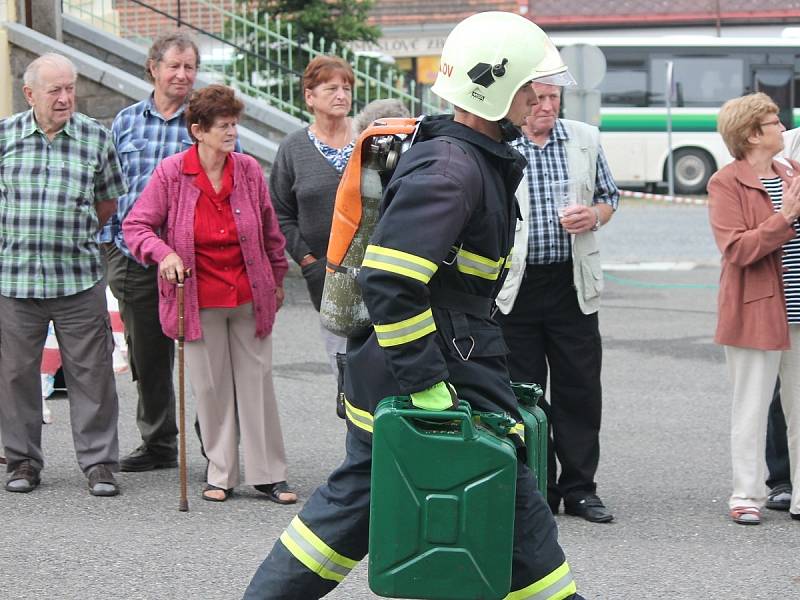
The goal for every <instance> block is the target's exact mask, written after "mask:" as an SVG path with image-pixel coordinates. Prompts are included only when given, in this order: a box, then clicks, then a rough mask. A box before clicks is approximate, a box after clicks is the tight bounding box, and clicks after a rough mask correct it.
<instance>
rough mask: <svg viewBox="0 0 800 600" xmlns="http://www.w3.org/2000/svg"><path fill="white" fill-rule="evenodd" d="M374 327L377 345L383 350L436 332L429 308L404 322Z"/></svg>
mask: <svg viewBox="0 0 800 600" xmlns="http://www.w3.org/2000/svg"><path fill="white" fill-rule="evenodd" d="M374 327H375V336H376V337H377V338H378V344H379V345H380V346H382V347H384V348H387V347H389V346H399V345H400V344H407V343H408V342H413V341H414V340H418V339H419V338H421V337H424V336H426V335H428V334H429V333H433V332H434V331H436V323H435V322H434V320H433V312H432V311H431V309H430V308H429V309H428V310H426V311H425V312H422V313H420V314H418V315H417V316H415V317H411V318H410V319H406V320H405V321H400V322H399V323H389V324H387V325H377V324H376V325H374Z"/></svg>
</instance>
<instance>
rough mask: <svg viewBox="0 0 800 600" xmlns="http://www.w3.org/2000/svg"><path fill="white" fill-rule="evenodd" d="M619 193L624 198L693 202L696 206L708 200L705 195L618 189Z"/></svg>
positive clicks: (676, 202) (705, 203)
mask: <svg viewBox="0 0 800 600" xmlns="http://www.w3.org/2000/svg"><path fill="white" fill-rule="evenodd" d="M619 195H620V196H623V197H625V198H636V199H637V200H655V201H657V202H669V203H672V204H694V205H696V206H706V205H708V200H707V199H706V198H705V197H692V196H669V195H667V194H650V193H648V192H634V191H631V190H620V191H619Z"/></svg>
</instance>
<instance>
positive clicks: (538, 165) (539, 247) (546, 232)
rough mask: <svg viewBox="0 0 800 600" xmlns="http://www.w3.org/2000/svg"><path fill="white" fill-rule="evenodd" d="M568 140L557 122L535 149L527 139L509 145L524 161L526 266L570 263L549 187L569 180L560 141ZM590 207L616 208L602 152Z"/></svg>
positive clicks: (566, 235) (616, 198) (616, 199)
mask: <svg viewBox="0 0 800 600" xmlns="http://www.w3.org/2000/svg"><path fill="white" fill-rule="evenodd" d="M567 139H569V135H568V134H567V130H566V129H565V128H564V125H563V124H562V123H561V121H560V120H559V119H556V123H555V126H554V127H553V130H552V131H551V132H550V138H549V139H548V140H547V142H545V144H544V145H543V146H538V145H537V144H535V143H534V142H533V140H531V139H529V138H528V137H527V136H524V135H523V136H522V137H520V138H518V139H517V140H515V141H514V142H512V144H511V145H512V146H514V148H516V149H517V150H518V151H519V152H520V154H522V156H524V157H525V158H526V159H527V160H528V166H527V167H525V168H526V174H527V179H528V192H529V193H530V199H531V209H530V214H529V215H528V227H529V235H528V263H530V264H537V265H544V264H552V263H562V262H566V261H568V260H569V259H570V256H571V251H570V236H569V233H567V231H566V230H565V229H564V228H563V227H562V226H561V223H560V222H559V218H558V213H557V211H556V206H555V204H554V203H553V193H552V189H551V185H552V182H553V181H563V180H567V179H569V174H568V166H567V165H568V163H567V149H566V146H565V145H564V141H565V140H567ZM592 203H593V204H598V203H604V204H610V205H611V206H612V207H613V208H614V210H616V209H617V205H618V204H619V191H618V190H617V186H616V184H615V183H614V180H613V179H612V177H611V171H610V170H609V168H608V163H607V162H606V157H605V155H604V154H603V149H602V148H599V149H598V153H597V176H596V177H595V186H594V199H593V202H592Z"/></svg>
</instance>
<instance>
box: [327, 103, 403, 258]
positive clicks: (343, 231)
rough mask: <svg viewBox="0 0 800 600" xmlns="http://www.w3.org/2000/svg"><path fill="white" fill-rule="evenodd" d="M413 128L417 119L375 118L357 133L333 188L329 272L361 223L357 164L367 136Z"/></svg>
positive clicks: (363, 151)
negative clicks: (334, 199) (338, 180)
mask: <svg viewBox="0 0 800 600" xmlns="http://www.w3.org/2000/svg"><path fill="white" fill-rule="evenodd" d="M416 127H417V119H413V118H407V119H404V118H391V119H378V120H377V121H375V122H374V123H373V124H372V125H370V126H369V127H367V128H366V129H365V130H364V131H363V132H362V133H361V135H360V136H358V141H357V142H356V146H355V148H354V149H353V154H352V155H351V156H350V161H349V162H348V163H347V166H346V167H345V169H344V173H343V174H342V180H341V181H340V182H339V188H338V189H337V190H336V203H335V204H334V207H333V222H332V223H331V237H330V239H329V240H328V265H327V267H326V269H327V270H328V272H330V273H333V272H334V267H338V266H340V265H341V264H342V261H343V260H344V257H345V255H346V254H347V251H348V250H349V249H350V244H351V242H352V241H353V238H354V237H355V235H356V232H357V231H358V227H359V225H360V224H361V166H362V161H363V158H364V155H365V154H366V152H367V151H368V149H369V148H368V146H367V143H368V141H369V138H371V137H374V136H377V135H392V134H411V133H413V132H414V130H415V129H416ZM332 265H333V266H332Z"/></svg>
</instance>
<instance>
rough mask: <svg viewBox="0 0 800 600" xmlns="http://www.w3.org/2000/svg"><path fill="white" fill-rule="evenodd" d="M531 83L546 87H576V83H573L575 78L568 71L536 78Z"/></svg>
mask: <svg viewBox="0 0 800 600" xmlns="http://www.w3.org/2000/svg"><path fill="white" fill-rule="evenodd" d="M531 83H546V84H548V85H558V86H561V87H567V86H570V85H578V83H577V82H576V81H575V78H574V77H573V76H572V73H570V72H569V71H563V72H561V73H554V74H553V75H543V76H542V77H536V78H534V79H533V81H531Z"/></svg>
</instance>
